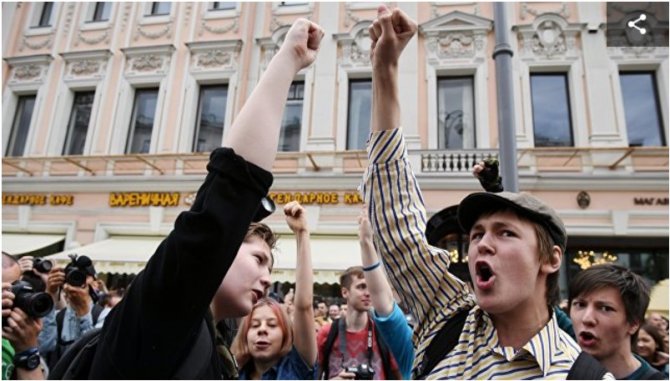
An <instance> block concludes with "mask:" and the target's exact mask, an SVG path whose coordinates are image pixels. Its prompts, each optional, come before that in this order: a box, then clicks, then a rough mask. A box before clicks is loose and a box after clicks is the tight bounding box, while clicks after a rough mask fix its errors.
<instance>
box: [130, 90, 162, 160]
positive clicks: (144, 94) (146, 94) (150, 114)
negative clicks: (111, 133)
mask: <svg viewBox="0 0 670 381" xmlns="http://www.w3.org/2000/svg"><path fill="white" fill-rule="evenodd" d="M157 98H158V89H137V90H135V103H134V104H133V116H132V118H131V120H130V128H129V130H128V140H127V143H126V153H127V154H131V153H148V152H149V149H150V148H151V133H152V131H153V128H154V117H155V114H156V100H157Z"/></svg>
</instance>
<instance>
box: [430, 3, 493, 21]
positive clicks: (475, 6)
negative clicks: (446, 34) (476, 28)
mask: <svg viewBox="0 0 670 381" xmlns="http://www.w3.org/2000/svg"><path fill="white" fill-rule="evenodd" d="M444 5H450V6H458V5H472V14H473V15H475V16H479V15H480V14H481V13H482V10H481V8H480V7H479V3H478V2H476V1H474V2H462V3H458V2H452V3H449V4H445V3H440V2H435V1H434V2H431V3H430V9H431V14H432V15H433V18H434V19H436V18H438V17H441V16H443V15H442V14H440V11H439V9H440V7H442V6H444Z"/></svg>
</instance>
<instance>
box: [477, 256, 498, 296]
mask: <svg viewBox="0 0 670 381" xmlns="http://www.w3.org/2000/svg"><path fill="white" fill-rule="evenodd" d="M475 275H476V281H475V283H476V285H477V288H479V289H480V290H482V291H489V290H491V288H493V282H494V281H495V278H496V276H495V273H494V272H493V270H492V269H491V265H489V264H488V263H486V262H484V261H478V262H477V263H475Z"/></svg>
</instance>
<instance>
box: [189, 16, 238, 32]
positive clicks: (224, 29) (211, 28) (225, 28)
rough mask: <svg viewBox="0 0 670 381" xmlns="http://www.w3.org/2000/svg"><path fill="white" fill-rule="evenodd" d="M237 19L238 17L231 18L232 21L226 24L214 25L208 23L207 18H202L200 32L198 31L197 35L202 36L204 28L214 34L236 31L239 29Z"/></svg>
mask: <svg viewBox="0 0 670 381" xmlns="http://www.w3.org/2000/svg"><path fill="white" fill-rule="evenodd" d="M237 20H238V19H235V20H233V22H231V23H230V24H228V25H224V26H220V27H215V26H210V25H208V24H207V20H205V19H202V21H201V23H200V32H199V33H198V36H202V35H203V33H204V31H205V30H206V31H208V32H210V33H214V34H225V33H228V32H230V31H231V30H233V31H235V32H237V31H238V30H239V23H238V21H237Z"/></svg>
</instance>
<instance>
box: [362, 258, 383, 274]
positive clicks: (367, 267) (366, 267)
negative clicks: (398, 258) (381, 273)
mask: <svg viewBox="0 0 670 381" xmlns="http://www.w3.org/2000/svg"><path fill="white" fill-rule="evenodd" d="M381 264H382V263H381V262H380V261H377V263H373V264H371V265H370V266H365V267H363V271H365V272H367V271H372V270H374V269H376V268H377V267H379V265H381Z"/></svg>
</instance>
